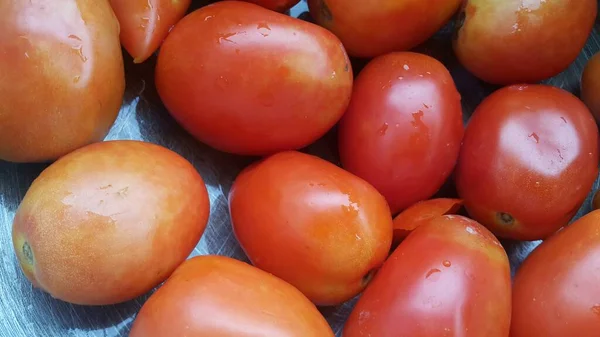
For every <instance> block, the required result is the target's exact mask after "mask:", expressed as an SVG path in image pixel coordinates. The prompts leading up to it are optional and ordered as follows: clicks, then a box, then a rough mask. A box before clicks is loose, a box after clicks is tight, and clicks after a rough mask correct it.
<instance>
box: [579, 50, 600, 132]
mask: <svg viewBox="0 0 600 337" xmlns="http://www.w3.org/2000/svg"><path fill="white" fill-rule="evenodd" d="M581 99H582V100H583V101H584V102H585V104H586V105H587V106H588V108H589V109H590V111H592V114H594V118H596V121H597V122H600V52H599V53H596V54H595V55H594V56H593V57H592V58H591V59H590V60H589V61H588V63H587V64H586V66H585V69H584V70H583V75H582V76H581Z"/></svg>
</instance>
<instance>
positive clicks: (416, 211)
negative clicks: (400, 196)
mask: <svg viewBox="0 0 600 337" xmlns="http://www.w3.org/2000/svg"><path fill="white" fill-rule="evenodd" d="M462 204H463V201H462V200H460V199H450V198H438V199H430V200H424V201H420V202H418V203H416V204H414V205H412V206H410V207H409V208H407V209H405V210H404V211H402V213H400V214H398V216H396V217H395V218H394V242H395V243H398V242H400V241H402V240H404V239H405V238H406V237H407V236H408V235H409V234H410V233H411V232H412V231H413V230H415V229H416V228H417V227H419V226H422V225H424V224H427V223H428V222H429V221H431V219H433V218H436V217H438V216H442V215H446V214H456V212H458V211H459V210H460V208H461V207H462Z"/></svg>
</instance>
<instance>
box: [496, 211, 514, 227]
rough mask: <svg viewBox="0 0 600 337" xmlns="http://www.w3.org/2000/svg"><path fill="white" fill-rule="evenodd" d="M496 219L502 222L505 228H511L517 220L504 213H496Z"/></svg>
mask: <svg viewBox="0 0 600 337" xmlns="http://www.w3.org/2000/svg"><path fill="white" fill-rule="evenodd" d="M496 218H497V219H498V220H499V221H500V223H501V224H502V225H505V226H510V225H512V224H514V222H515V218H513V217H512V215H510V214H508V213H504V212H498V213H496Z"/></svg>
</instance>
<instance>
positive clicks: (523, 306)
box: [510, 210, 600, 337]
mask: <svg viewBox="0 0 600 337" xmlns="http://www.w3.org/2000/svg"><path fill="white" fill-rule="evenodd" d="M598 266H600V211H598V210H597V211H593V212H592V213H589V214H587V215H585V216H584V217H582V218H580V219H579V220H577V221H575V222H574V223H572V224H571V225H569V226H568V227H565V228H564V229H563V230H561V231H560V232H558V233H557V234H555V235H554V236H552V237H551V238H550V239H548V240H546V241H545V242H543V243H542V244H541V245H540V246H538V247H537V248H536V249H535V250H534V251H533V253H531V255H530V256H529V257H528V258H527V259H526V260H525V261H524V263H523V265H522V266H521V268H520V269H519V270H518V271H517V275H516V277H515V280H514V288H513V289H514V290H513V315H512V324H511V329H510V336H511V337H566V336H577V337H596V336H598V332H599V331H600V287H598V285H599V284H600V268H598Z"/></svg>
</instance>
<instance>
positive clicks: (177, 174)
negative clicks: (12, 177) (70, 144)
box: [12, 140, 209, 305]
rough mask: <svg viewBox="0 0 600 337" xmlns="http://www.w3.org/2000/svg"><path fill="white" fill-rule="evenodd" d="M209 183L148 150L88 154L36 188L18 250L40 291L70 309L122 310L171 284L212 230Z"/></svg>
mask: <svg viewBox="0 0 600 337" xmlns="http://www.w3.org/2000/svg"><path fill="white" fill-rule="evenodd" d="M208 215H209V201H208V193H207V191H206V187H205V186H204V181H203V180H202V177H200V175H199V174H198V172H197V171H196V169H195V168H194V166H192V165H191V164H190V163H189V162H188V161H187V160H185V159H184V158H182V157H181V156H179V155H178V154H176V153H174V152H172V151H170V150H168V149H166V148H164V147H161V146H158V145H154V144H150V143H143V142H138V141H124V140H123V141H107V142H101V143H96V144H92V145H88V146H85V147H83V148H81V149H79V150H76V151H74V152H72V153H70V154H68V155H66V156H64V157H61V158H60V159H59V160H58V161H56V162H54V163H53V164H52V165H50V166H49V167H48V168H47V169H46V170H44V171H43V172H42V174H41V175H40V176H39V177H38V178H37V179H36V180H35V181H34V182H33V184H32V185H31V187H30V188H29V190H28V191H27V193H26V194H25V198H24V199H23V201H22V202H21V205H20V206H19V208H18V210H17V214H16V215H15V219H14V222H13V232H12V238H13V245H14V249H15V252H16V254H17V257H18V259H19V262H20V264H21V268H22V269H23V271H24V273H25V275H26V276H27V278H28V279H29V280H30V281H31V282H32V283H33V285H34V286H36V287H39V288H41V289H42V290H44V291H46V292H48V293H50V294H51V295H52V296H53V297H55V298H58V299H61V300H63V301H67V302H71V303H76V304H84V305H104V304H114V303H119V302H123V301H127V300H130V299H133V298H135V297H137V296H140V295H142V294H144V293H146V292H148V291H149V290H151V289H152V288H153V287H155V286H157V285H158V284H159V283H160V282H162V281H164V280H165V279H166V278H167V277H168V276H169V275H170V274H171V273H172V272H173V270H175V268H176V267H177V266H178V265H179V264H181V263H182V262H183V261H184V260H185V259H186V258H187V257H188V255H189V254H190V253H191V252H192V250H193V249H194V247H195V246H196V244H197V243H198V241H199V240H200V237H201V235H202V233H203V232H204V229H205V227H206V223H207V222H208Z"/></svg>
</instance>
